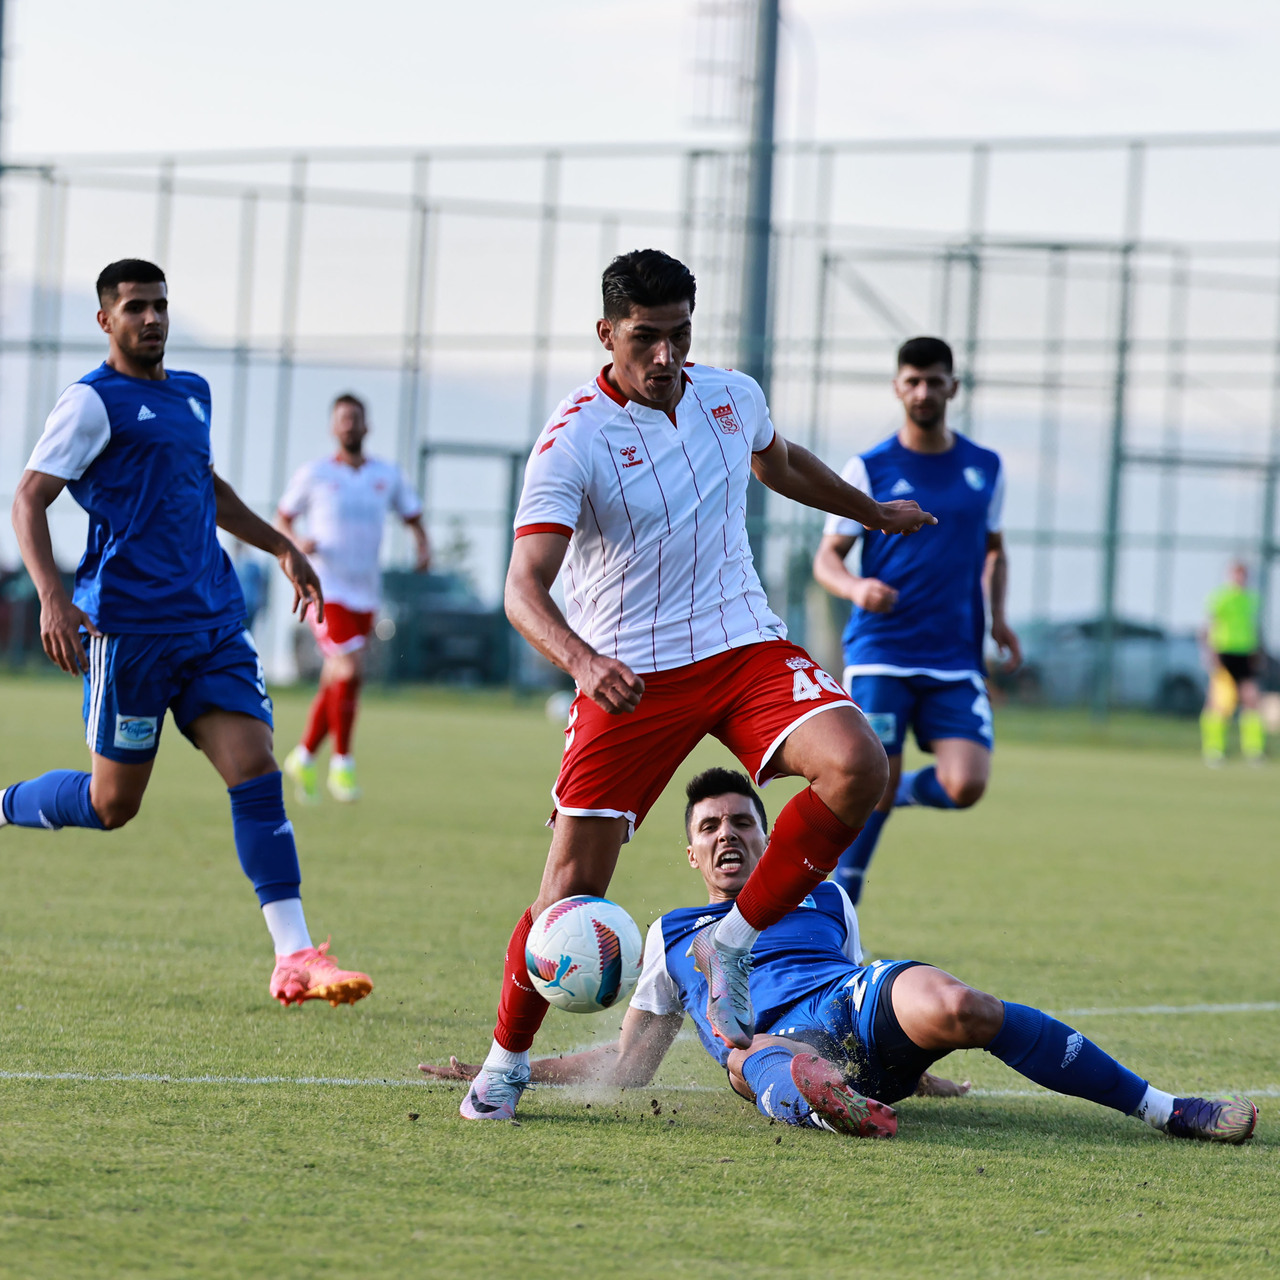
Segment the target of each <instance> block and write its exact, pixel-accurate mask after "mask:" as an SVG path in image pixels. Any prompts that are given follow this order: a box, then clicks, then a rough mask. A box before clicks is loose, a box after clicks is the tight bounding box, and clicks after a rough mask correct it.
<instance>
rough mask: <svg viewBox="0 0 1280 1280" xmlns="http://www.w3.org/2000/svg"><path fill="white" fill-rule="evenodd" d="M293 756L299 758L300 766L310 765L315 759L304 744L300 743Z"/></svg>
mask: <svg viewBox="0 0 1280 1280" xmlns="http://www.w3.org/2000/svg"><path fill="white" fill-rule="evenodd" d="M293 754H294V755H295V756H297V757H298V763H299V764H310V763H311V762H312V761H313V760H314V759H315V756H313V755H312V754H311V752H310V751H308V750H307V749H306V747H304V746H303V745H302V743H298V745H297V746H296V747H294V749H293Z"/></svg>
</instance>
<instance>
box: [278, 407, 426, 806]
mask: <svg viewBox="0 0 1280 1280" xmlns="http://www.w3.org/2000/svg"><path fill="white" fill-rule="evenodd" d="M330 428H331V430H332V432H333V437H334V439H335V440H337V442H338V452H337V453H336V454H334V455H333V456H332V457H329V458H320V459H318V460H317V461H315V462H309V463H307V465H306V466H304V467H302V468H300V469H299V471H298V472H297V474H296V475H295V476H294V477H293V479H292V480H291V481H290V482H289V487H288V488H287V489H286V490H285V491H284V495H283V496H282V497H281V499H280V504H279V510H278V512H277V515H276V523H277V524H278V525H279V527H280V528H281V529H282V530H283V531H284V532H285V533H286V534H287V535H288V536H289V537H290V538H292V539H293V540H294V542H295V543H297V545H298V546H299V547H300V548H301V549H302V550H303V551H304V552H305V553H306V554H307V555H314V557H315V563H316V569H317V570H318V572H319V574H320V584H321V586H322V587H323V588H324V617H323V618H317V617H315V616H314V615H313V616H312V618H311V629H312V631H314V632H315V637H316V643H317V644H318V645H319V647H320V653H321V655H322V657H323V660H324V662H323V665H322V666H321V668H320V688H319V690H318V692H317V693H316V696H315V700H314V701H313V702H312V704H311V711H310V713H309V715H308V716H307V725H306V728H305V729H304V730H303V734H302V741H301V742H300V743H299V744H298V745H297V746H296V747H294V749H293V750H292V751H290V752H289V754H288V755H287V756H286V757H285V761H284V771H285V773H287V774H288V775H289V777H291V778H292V779H293V780H294V782H295V783H296V784H297V787H298V798H299V799H300V800H303V801H306V802H314V801H316V800H318V799H319V797H320V789H319V781H318V776H317V773H318V771H317V768H316V762H315V753H316V751H317V750H319V747H320V744H321V743H322V742H323V741H324V740H325V738H326V736H328V735H329V734H332V735H333V754H332V755H331V756H330V757H329V783H328V785H329V794H330V795H331V796H333V798H334V799H335V800H343V801H350V800H358V799H359V798H360V788H359V786H358V785H357V783H356V766H355V759H354V757H353V755H352V753H351V738H352V732H353V729H354V727H355V720H356V707H357V703H358V701H359V697H360V680H361V677H362V676H363V674H364V648H365V644H366V641H367V638H368V635H369V632H370V631H371V630H372V629H373V621H374V615H375V614H376V613H377V610H378V602H379V599H380V597H381V594H382V592H381V576H382V571H381V568H380V566H379V554H380V552H381V549H382V531H383V528H384V527H385V525H386V519H387V513H388V512H389V511H394V512H395V513H396V515H398V516H399V517H400V518H401V520H403V521H404V523H405V525H406V526H407V528H408V529H409V531H410V532H411V533H412V534H413V540H414V547H415V555H416V560H415V566H414V567H415V568H416V570H417V571H418V572H419V573H425V572H426V570H427V569H428V567H429V566H430V564H431V548H430V545H429V543H428V542H427V533H426V530H425V529H424V528H423V526H422V503H421V502H420V501H419V499H418V495H417V494H416V493H414V491H413V488H412V487H411V486H410V484H409V481H408V480H407V479H405V476H404V473H403V472H402V471H401V470H400V468H399V467H398V466H396V464H395V463H394V462H388V461H386V460H385V459H383V458H374V457H370V456H369V455H368V454H366V453H365V451H364V439H365V436H367V435H368V434H369V425H368V422H367V420H366V418H365V408H364V403H363V401H361V400H359V399H357V398H356V397H355V396H353V395H341V396H338V398H337V399H336V400H334V402H333V411H332V416H331V418H330ZM300 516H301V517H305V519H306V524H307V536H306V537H301V536H299V534H298V533H297V531H296V530H295V528H294V521H295V520H297V519H298V518H299V517H300Z"/></svg>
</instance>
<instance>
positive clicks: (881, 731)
mask: <svg viewBox="0 0 1280 1280" xmlns="http://www.w3.org/2000/svg"><path fill="white" fill-rule="evenodd" d="M866 717H867V723H868V724H869V725H870V726H871V732H872V733H874V734H875V735H876V737H877V738H879V739H880V741H881V742H892V741H893V740H894V738H895V737H896V736H897V734H898V713H897V712H896V711H868V712H866Z"/></svg>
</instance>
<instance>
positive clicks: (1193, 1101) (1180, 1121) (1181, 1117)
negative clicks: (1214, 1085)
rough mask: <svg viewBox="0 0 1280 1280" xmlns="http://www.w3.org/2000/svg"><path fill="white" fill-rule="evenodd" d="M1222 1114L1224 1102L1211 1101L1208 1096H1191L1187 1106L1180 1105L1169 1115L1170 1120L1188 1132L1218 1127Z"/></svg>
mask: <svg viewBox="0 0 1280 1280" xmlns="http://www.w3.org/2000/svg"><path fill="white" fill-rule="evenodd" d="M1221 1114H1222V1103H1220V1102H1211V1101H1210V1100H1209V1099H1208V1098H1189V1099H1187V1103H1186V1105H1185V1106H1183V1107H1179V1108H1178V1109H1177V1110H1176V1111H1175V1112H1174V1113H1173V1115H1171V1116H1170V1117H1169V1122H1170V1124H1171V1125H1174V1126H1176V1127H1177V1128H1179V1129H1184V1130H1186V1131H1187V1132H1188V1133H1193V1132H1204V1131H1206V1130H1208V1131H1212V1130H1213V1129H1214V1128H1216V1127H1217V1123H1218V1118H1219V1116H1220V1115H1221Z"/></svg>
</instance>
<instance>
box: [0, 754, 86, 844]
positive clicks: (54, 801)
mask: <svg viewBox="0 0 1280 1280" xmlns="http://www.w3.org/2000/svg"><path fill="white" fill-rule="evenodd" d="M90 778H91V775H90V774H87V773H80V772H79V771H78V770H75V769H54V770H53V771H52V772H51V773H42V774H41V775H40V776H39V777H38V778H32V779H31V781H30V782H15V783H14V784H13V785H12V786H11V787H9V788H8V789H7V790H6V791H5V793H4V816H5V818H6V819H8V821H10V822H12V823H13V825H14V826H15V827H44V828H46V830H49V831H60V830H61V829H62V828H63V827H89V828H90V829H91V830H93V831H101V830H102V819H101V818H99V817H98V815H97V814H96V813H95V812H94V811H93V805H91V804H90V803H89V782H90Z"/></svg>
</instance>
